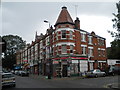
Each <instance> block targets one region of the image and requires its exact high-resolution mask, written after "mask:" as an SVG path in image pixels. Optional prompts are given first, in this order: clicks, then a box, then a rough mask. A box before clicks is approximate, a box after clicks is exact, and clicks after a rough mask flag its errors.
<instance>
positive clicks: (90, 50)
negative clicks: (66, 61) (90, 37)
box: [88, 48, 93, 56]
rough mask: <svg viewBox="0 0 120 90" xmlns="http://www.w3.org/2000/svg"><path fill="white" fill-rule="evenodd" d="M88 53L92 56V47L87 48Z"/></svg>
mask: <svg viewBox="0 0 120 90" xmlns="http://www.w3.org/2000/svg"><path fill="white" fill-rule="evenodd" d="M88 54H89V55H90V56H93V49H91V48H89V49H88Z"/></svg>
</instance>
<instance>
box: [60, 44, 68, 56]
mask: <svg viewBox="0 0 120 90" xmlns="http://www.w3.org/2000/svg"><path fill="white" fill-rule="evenodd" d="M63 46H65V47H66V48H65V49H64V48H63ZM63 50H64V51H66V52H63ZM61 53H62V54H67V45H66V44H64V45H62V47H61Z"/></svg>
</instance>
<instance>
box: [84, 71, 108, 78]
mask: <svg viewBox="0 0 120 90" xmlns="http://www.w3.org/2000/svg"><path fill="white" fill-rule="evenodd" d="M84 75H85V77H100V76H105V75H106V73H105V72H102V71H101V70H100V69H94V70H90V71H88V72H85V73H84Z"/></svg>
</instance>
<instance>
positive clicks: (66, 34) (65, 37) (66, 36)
mask: <svg viewBox="0 0 120 90" xmlns="http://www.w3.org/2000/svg"><path fill="white" fill-rule="evenodd" d="M62 31H67V30H61V38H62V39H66V38H67V33H66V36H65V38H63V37H62V35H63V32H62Z"/></svg>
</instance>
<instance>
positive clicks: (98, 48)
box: [17, 7, 107, 77]
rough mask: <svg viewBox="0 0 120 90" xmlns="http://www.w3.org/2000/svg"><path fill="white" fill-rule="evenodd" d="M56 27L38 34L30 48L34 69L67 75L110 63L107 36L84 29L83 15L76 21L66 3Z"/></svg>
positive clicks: (30, 63) (39, 71)
mask: <svg viewBox="0 0 120 90" xmlns="http://www.w3.org/2000/svg"><path fill="white" fill-rule="evenodd" d="M54 27H55V28H54V29H53V28H52V26H51V27H50V28H49V29H47V32H46V34H45V35H43V34H41V35H37V34H36V39H35V41H34V42H32V44H31V45H30V46H29V47H28V48H27V49H26V50H27V51H28V54H27V60H28V61H27V63H28V65H30V70H31V72H33V73H38V74H43V75H47V74H48V73H51V74H52V75H53V76H63V77H66V76H72V75H78V74H79V73H80V72H84V71H88V70H92V69H95V68H100V69H104V68H105V67H106V65H107V63H106V60H107V56H106V41H105V40H106V39H105V38H103V37H100V36H98V35H96V34H95V32H91V33H89V32H87V31H85V30H82V29H81V28H80V20H79V18H76V20H75V21H73V20H72V18H71V16H70V14H69V12H68V10H67V7H62V10H61V12H60V14H59V17H58V19H57V21H56V23H55V25H54ZM17 55H18V54H17ZM25 57H26V54H25ZM23 62H24V61H23Z"/></svg>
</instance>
